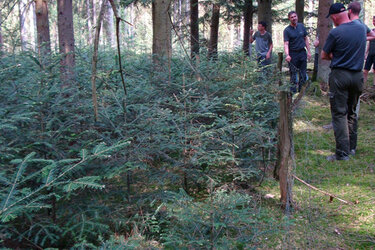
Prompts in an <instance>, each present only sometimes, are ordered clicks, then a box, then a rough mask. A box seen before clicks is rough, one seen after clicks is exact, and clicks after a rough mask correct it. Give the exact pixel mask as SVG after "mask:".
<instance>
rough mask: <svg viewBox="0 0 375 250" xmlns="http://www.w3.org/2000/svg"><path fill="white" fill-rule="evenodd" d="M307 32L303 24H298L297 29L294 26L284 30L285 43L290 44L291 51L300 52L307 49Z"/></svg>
mask: <svg viewBox="0 0 375 250" xmlns="http://www.w3.org/2000/svg"><path fill="white" fill-rule="evenodd" d="M306 36H307V31H306V28H305V26H303V24H302V23H297V26H296V27H293V26H292V25H289V26H287V27H286V28H285V29H284V42H286V41H288V42H289V51H300V50H303V49H304V48H305V47H306V43H305V37H306Z"/></svg>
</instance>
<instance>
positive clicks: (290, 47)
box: [284, 11, 311, 93]
mask: <svg viewBox="0 0 375 250" xmlns="http://www.w3.org/2000/svg"><path fill="white" fill-rule="evenodd" d="M288 19H289V21H290V25H289V26H287V27H286V28H285V29H284V51H285V55H286V58H285V60H286V61H287V62H288V63H289V72H290V81H291V83H292V87H291V91H292V92H294V93H295V92H297V85H298V90H301V87H302V85H303V84H304V83H305V82H306V80H307V79H306V78H307V74H306V67H307V58H308V59H309V60H310V58H311V53H310V43H309V38H308V37H307V31H306V28H305V26H303V24H302V23H298V16H297V13H296V12H295V11H291V12H289V13H288ZM305 47H306V49H307V54H306V50H305ZM297 73H299V81H298V82H297Z"/></svg>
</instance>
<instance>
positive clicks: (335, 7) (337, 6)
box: [326, 3, 346, 18]
mask: <svg viewBox="0 0 375 250" xmlns="http://www.w3.org/2000/svg"><path fill="white" fill-rule="evenodd" d="M343 11H346V8H345V6H344V5H343V4H342V3H334V4H332V5H331V7H329V12H328V15H327V16H326V18H328V17H329V16H330V15H332V14H337V13H341V12H343Z"/></svg>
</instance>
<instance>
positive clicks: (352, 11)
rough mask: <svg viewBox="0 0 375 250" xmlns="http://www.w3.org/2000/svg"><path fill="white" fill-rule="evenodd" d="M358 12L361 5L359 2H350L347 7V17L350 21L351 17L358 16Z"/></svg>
mask: <svg viewBox="0 0 375 250" xmlns="http://www.w3.org/2000/svg"><path fill="white" fill-rule="evenodd" d="M360 12H361V4H360V3H359V2H351V3H350V4H349V5H348V15H349V18H350V19H352V18H353V16H359V13H360Z"/></svg>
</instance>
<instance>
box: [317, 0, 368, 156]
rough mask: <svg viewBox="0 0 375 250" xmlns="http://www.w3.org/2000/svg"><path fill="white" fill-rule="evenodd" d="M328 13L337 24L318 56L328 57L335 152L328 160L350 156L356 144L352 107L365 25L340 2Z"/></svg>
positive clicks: (359, 78) (357, 88) (359, 74)
mask: <svg viewBox="0 0 375 250" xmlns="http://www.w3.org/2000/svg"><path fill="white" fill-rule="evenodd" d="M328 17H331V19H332V21H333V23H334V25H335V26H336V28H334V29H332V30H331V31H330V32H329V35H328V38H327V40H326V42H325V44H324V47H323V50H322V54H321V57H322V59H324V60H331V64H330V68H331V73H330V75H329V80H328V82H329V98H330V106H331V114H332V123H333V130H334V135H335V141H336V152H335V154H333V155H330V156H328V157H327V160H329V161H335V160H349V155H355V152H356V147H357V115H356V113H355V110H356V106H357V103H358V99H359V96H360V94H361V93H362V89H363V73H362V68H363V63H364V56H365V49H366V28H365V26H364V25H362V24H360V23H358V22H352V21H351V20H350V19H349V16H348V12H347V10H346V9H345V6H344V5H343V4H342V3H335V4H332V5H331V7H330V9H329V14H328V16H327V18H328Z"/></svg>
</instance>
